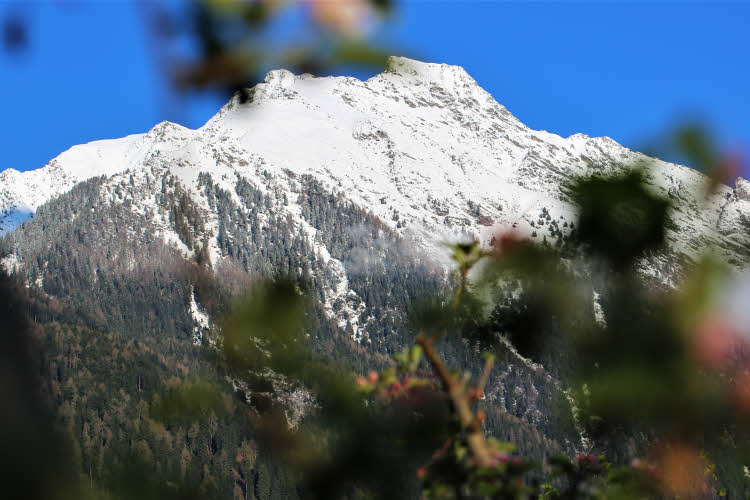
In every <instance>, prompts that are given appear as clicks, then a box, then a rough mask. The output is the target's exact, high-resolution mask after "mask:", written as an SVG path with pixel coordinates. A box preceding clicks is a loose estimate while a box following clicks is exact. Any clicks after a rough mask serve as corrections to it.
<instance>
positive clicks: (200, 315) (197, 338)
mask: <svg viewBox="0 0 750 500" xmlns="http://www.w3.org/2000/svg"><path fill="white" fill-rule="evenodd" d="M190 315H191V316H192V317H193V320H194V321H195V323H196V326H195V328H193V344H196V345H199V344H200V343H201V342H202V341H203V333H204V332H205V331H206V330H208V328H209V324H210V323H209V318H208V314H206V313H205V312H204V311H201V309H200V307H199V306H198V302H197V301H196V300H195V290H194V288H193V287H192V286H191V287H190Z"/></svg>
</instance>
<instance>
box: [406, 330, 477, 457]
mask: <svg viewBox="0 0 750 500" xmlns="http://www.w3.org/2000/svg"><path fill="white" fill-rule="evenodd" d="M417 344H419V346H420V347H422V350H423V351H424V355H425V357H426V358H427V360H428V361H429V363H430V366H432V369H433V371H434V372H435V375H437V377H438V378H439V379H440V382H441V383H442V384H443V387H444V388H445V391H446V392H447V393H448V396H449V397H450V398H451V402H452V403H453V408H454V409H455V410H456V414H457V415H458V419H459V422H460V423H461V428H462V429H464V431H465V432H466V441H467V443H468V445H469V449H470V450H471V454H472V455H473V456H474V458H475V459H476V461H477V464H478V465H479V466H480V467H490V466H491V465H492V455H491V454H490V449H489V446H488V445H487V441H486V440H485V439H484V434H483V433H482V428H481V425H480V422H479V419H478V418H477V416H476V415H475V414H474V412H473V411H471V406H470V402H471V397H470V395H469V393H467V391H466V390H465V389H464V387H463V385H462V384H460V383H459V382H458V381H457V380H456V379H455V377H453V375H451V373H450V372H449V371H448V368H447V367H446V366H445V363H443V360H442V359H441V358H440V355H439V354H438V353H437V351H436V350H435V347H434V346H433V345H432V339H430V338H428V337H427V336H425V335H424V334H422V333H420V334H419V335H417Z"/></svg>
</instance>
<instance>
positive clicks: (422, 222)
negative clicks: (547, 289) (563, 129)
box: [0, 57, 750, 263]
mask: <svg viewBox="0 0 750 500" xmlns="http://www.w3.org/2000/svg"><path fill="white" fill-rule="evenodd" d="M248 95H249V101H248V102H245V103H242V104H241V103H240V100H239V98H237V97H235V98H234V99H232V100H231V101H230V102H229V103H228V104H227V105H225V106H224V107H223V108H222V109H221V110H220V111H219V112H218V113H217V114H216V115H215V116H214V117H213V118H212V119H211V120H209V122H208V123H206V124H205V125H204V126H203V127H201V128H200V129H198V130H189V129H186V128H184V127H181V126H179V125H175V124H172V123H168V122H163V123H160V124H159V125H157V126H155V127H154V128H153V129H152V130H151V131H149V132H148V133H146V134H142V135H132V136H128V137H125V138H123V139H116V140H107V141H98V142H93V143H89V144H85V145H80V146H75V147H73V148H71V149H70V150H68V151H66V152H65V153H63V154H61V155H60V156H58V157H57V158H55V159H54V160H52V161H51V162H49V163H48V164H47V165H46V166H45V167H43V168H41V169H39V170H34V171H29V172H23V173H19V172H17V171H15V170H12V169H8V170H5V171H4V172H2V173H0V210H1V211H2V215H1V216H0V232H6V231H9V230H12V229H13V228H15V227H17V226H18V225H19V224H20V223H21V222H23V221H24V220H25V219H26V218H28V217H29V216H31V214H33V213H34V211H35V210H36V208H37V207H38V206H39V205H40V204H41V203H43V202H45V201H46V200H48V199H50V198H52V197H54V196H56V195H58V194H60V193H62V192H65V191H67V190H69V189H70V188H71V187H72V186H73V185H75V184H76V183H77V182H79V181H81V180H84V179H86V178H90V177H94V176H100V175H105V176H111V175H113V174H116V173H119V172H124V171H127V170H131V171H133V172H135V173H136V174H138V173H142V172H145V171H146V170H148V169H150V168H151V167H159V168H163V169H166V170H168V171H169V172H170V173H171V174H173V175H175V176H176V177H177V178H179V179H180V180H181V181H182V183H183V184H184V185H185V186H188V187H189V188H191V189H192V190H196V191H197V182H198V174H199V173H201V172H208V173H211V174H212V175H213V176H214V177H215V178H216V179H219V180H221V179H228V178H231V179H232V180H234V178H235V175H240V176H242V177H244V178H247V179H248V180H249V181H251V182H253V183H255V184H258V185H261V186H262V185H268V184H269V183H274V184H278V185H280V186H284V185H287V184H288V182H289V180H290V179H293V178H294V177H295V176H298V175H301V174H309V175H312V176H313V177H315V178H316V179H317V180H319V181H320V182H321V183H323V184H324V185H325V186H327V187H329V188H330V189H333V190H336V191H338V192H341V193H343V194H344V195H345V197H346V198H347V199H349V200H351V201H352V202H354V203H356V204H357V205H359V206H361V207H364V208H366V209H367V210H370V211H371V212H373V213H374V214H375V215H377V216H378V217H379V218H380V219H381V220H382V221H384V222H385V223H386V224H387V225H389V226H390V227H391V228H392V229H393V230H395V231H397V232H399V233H402V234H406V233H409V234H413V235H414V236H415V240H416V241H417V243H418V244H419V245H420V246H422V247H423V248H425V249H427V250H432V251H433V253H435V254H437V253H439V251H438V249H439V246H438V243H439V242H440V241H441V240H444V239H446V238H451V237H453V238H455V237H457V236H460V235H471V236H474V237H481V238H482V239H483V241H487V239H488V238H490V237H491V234H492V232H493V231H494V230H495V228H497V227H498V226H513V227H516V229H517V230H518V231H519V232H520V233H521V234H526V235H529V234H531V233H532V231H533V228H532V225H531V223H533V221H535V220H537V219H538V216H539V212H540V210H541V209H542V208H546V209H547V210H548V211H549V212H550V213H551V214H552V215H553V216H554V217H555V218H557V217H559V216H560V215H562V216H563V217H565V218H568V216H569V215H570V213H571V208H570V205H569V204H568V203H567V202H566V198H565V196H564V194H563V193H562V192H561V187H562V186H563V185H564V184H565V182H566V181H567V180H568V179H570V178H571V177H573V176H577V175H581V174H588V173H594V172H597V171H607V170H614V169H619V168H623V167H622V166H623V165H636V164H638V163H642V162H649V165H648V168H649V170H650V180H651V182H652V184H653V186H654V188H655V189H656V190H658V191H660V192H662V193H663V194H665V195H668V196H670V197H671V198H673V199H674V200H675V201H676V202H677V203H676V206H677V210H676V212H675V214H674V217H673V219H674V222H675V224H676V225H675V227H674V228H673V229H672V231H671V233H670V240H671V242H672V244H673V246H674V248H675V249H676V250H678V251H680V252H684V253H686V254H687V255H689V256H694V255H696V254H697V253H699V252H701V251H702V250H704V249H705V248H707V245H713V246H714V247H715V248H717V249H718V250H719V251H720V252H722V253H723V254H724V256H726V257H731V258H733V259H734V260H735V261H738V262H743V263H744V262H746V260H747V259H746V257H741V256H737V255H734V254H735V253H736V250H737V249H745V250H746V249H747V248H748V243H749V241H750V240H748V232H747V231H746V228H747V227H748V224H749V223H748V220H749V219H748V217H749V216H750V201H748V198H749V197H748V191H749V190H748V184H747V182H746V181H744V180H742V179H740V180H738V183H737V186H736V189H735V190H734V191H733V190H732V189H730V188H728V187H726V186H720V187H719V188H718V192H717V193H716V194H717V195H716V196H714V197H712V198H710V199H708V200H704V199H702V198H701V196H700V193H701V190H700V187H701V185H702V183H703V182H704V177H703V176H702V175H701V174H700V173H698V172H696V171H693V170H691V169H689V168H686V167H683V166H678V165H674V164H669V163H665V162H662V161H658V160H654V161H651V159H649V158H647V157H645V156H643V155H641V154H639V153H636V152H633V151H630V150H628V149H626V148H624V147H622V146H620V145H619V144H617V143H616V142H614V141H613V140H611V139H609V138H607V137H601V138H591V137H588V136H585V135H581V134H577V135H573V136H571V137H568V138H563V137H560V136H557V135H555V134H551V133H548V132H544V131H536V130H532V129H529V128H528V127H526V126H525V125H523V124H522V123H521V122H520V121H519V120H518V119H516V118H515V117H514V116H513V115H512V114H511V113H510V112H509V111H508V110H507V109H505V108H504V107H503V106H502V105H500V104H498V103H497V102H496V101H495V100H494V99H493V98H492V96H491V95H490V94H488V93H487V92H486V91H484V90H483V89H482V88H481V87H480V86H479V85H478V84H477V83H476V82H475V81H474V80H473V79H472V78H471V77H470V76H469V75H468V74H467V73H466V72H465V71H464V70H463V69H462V68H460V67H458V66H448V65H444V64H430V63H422V62H417V61H414V60H410V59H406V58H402V57H392V58H390V59H389V61H388V64H387V67H386V69H385V71H384V72H383V73H381V74H379V75H377V76H375V77H373V78H371V79H369V80H367V81H364V82H363V81H360V80H357V79H355V78H348V77H328V78H314V77H312V76H310V75H299V76H295V75H293V74H292V73H290V72H289V71H286V70H275V71H271V72H270V73H269V74H268V75H267V76H266V78H265V81H264V83H261V84H259V85H257V86H255V87H254V88H252V89H250V90H249V92H248ZM151 182H153V179H151ZM139 208H142V206H141V205H140V204H136V205H134V210H137V209H139ZM288 210H289V212H290V213H291V214H294V212H295V210H298V207H295V204H294V202H293V201H292V203H291V204H290V205H289V206H288ZM214 236H215V235H214ZM167 237H168V236H167ZM211 258H212V259H216V258H219V255H218V254H217V252H216V251H215V248H214V251H212V252H211Z"/></svg>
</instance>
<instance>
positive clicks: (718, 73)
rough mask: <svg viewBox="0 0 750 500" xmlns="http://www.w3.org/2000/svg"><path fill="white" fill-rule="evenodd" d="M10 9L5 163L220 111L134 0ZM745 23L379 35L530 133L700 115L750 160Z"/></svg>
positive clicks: (664, 16)
mask: <svg viewBox="0 0 750 500" xmlns="http://www.w3.org/2000/svg"><path fill="white" fill-rule="evenodd" d="M173 3H174V2H173ZM27 5H28V4H27ZM8 12H10V13H12V14H16V15H21V16H23V17H24V18H25V19H26V20H27V21H28V26H29V28H30V32H29V44H28V47H27V49H26V51H25V52H22V53H20V54H13V53H10V54H9V53H7V52H0V105H1V106H2V107H1V109H2V118H3V120H2V125H0V127H2V128H1V130H0V132H1V133H0V148H2V157H1V158H2V160H1V161H0V170H2V169H4V168H8V167H13V168H16V169H19V170H28V169H33V168H38V167H41V166H42V165H44V164H45V163H46V162H47V161H49V160H50V159H51V158H53V157H55V156H56V155H57V154H59V153H60V152H62V151H64V150H65V149H67V148H69V147H70V146H72V145H75V144H79V143H83V142H88V141H92V140H97V139H105V138H114V137H121V136H124V135H127V134H133V133H140V132H145V131H147V130H148V129H149V128H151V127H152V126H153V125H155V124H156V123H158V122H160V121H162V120H165V119H168V120H172V121H177V122H179V123H182V124H183V125H186V126H188V127H192V128H195V127H198V126H200V125H202V124H203V123H204V122H205V121H206V120H208V118H210V117H211V115H212V114H213V113H215V112H216V111H217V110H218V108H219V107H220V106H221V104H223V101H224V98H223V97H220V96H216V95H211V94H203V95H191V96H188V97H186V98H179V99H178V98H176V97H175V96H173V95H171V94H170V92H169V90H168V87H167V85H165V82H164V79H163V75H162V73H161V72H160V71H159V66H158V63H157V61H156V59H155V57H154V54H153V52H152V51H151V50H150V49H149V47H150V46H149V39H148V36H147V31H146V29H145V27H144V25H143V17H142V16H141V15H140V13H139V11H138V9H137V8H136V7H135V6H134V4H133V3H132V2H128V1H124V0H122V1H115V0H100V1H86V0H79V1H78V2H63V1H56V2H53V1H48V2H44V1H40V0H37V1H36V2H34V3H32V4H31V8H28V7H25V6H24V5H23V4H21V3H20V2H15V1H13V0H12V1H11V2H7V1H6V2H3V1H2V0H0V19H2V16H3V15H6V14H7V13H8ZM748 20H750V2H741V3H740V2H734V3H725V4H721V3H718V2H705V3H696V2H690V3H677V2H661V3H657V4H654V3H646V2H626V3H622V2H618V3H615V2H599V3H585V2H555V3H545V2H478V1H475V2H460V3H459V2H434V1H433V2H430V1H409V2H401V3H399V4H397V16H396V17H395V19H394V20H393V22H392V24H391V25H389V26H388V28H387V29H386V30H385V31H384V32H383V33H382V34H381V36H380V38H382V39H383V40H385V41H387V42H388V43H389V44H391V45H393V46H394V47H398V49H397V52H400V53H402V54H405V55H410V56H413V57H417V58H421V59H423V60H427V61H433V62H446V63H450V64H458V65H461V66H464V67H465V68H466V69H467V71H468V72H469V73H470V74H471V75H472V76H473V77H474V78H475V79H476V80H477V81H478V82H479V83H480V85H482V86H483V87H484V88H485V89H487V90H488V91H489V92H491V93H492V94H493V95H494V96H495V98H496V99H497V100H498V101H499V102H500V103H501V104H503V105H504V106H506V107H507V108H508V109H509V110H510V111H511V112H512V113H513V114H515V115H516V116H517V117H518V118H519V119H521V120H522V121H523V122H524V123H526V124H527V125H529V126H530V127H532V128H537V129H545V130H549V131H551V132H555V133H558V134H560V135H563V136H567V135H570V134H574V133H577V132H582V133H586V134H589V135H592V136H599V135H607V136H610V137H612V138H614V139H615V140H617V141H618V142H621V143H623V144H625V145H626V146H628V147H631V148H634V149H643V148H644V147H650V146H651V145H652V144H653V143H654V141H655V139H657V138H659V137H660V136H662V134H663V133H664V132H665V131H666V130H668V129H669V128H670V127H671V126H673V125H674V124H676V123H680V122H681V121H684V120H685V119H686V118H691V119H692V118H698V119H700V120H701V121H702V122H703V123H704V124H706V125H708V126H710V127H711V130H712V132H713V133H714V134H715V136H716V138H717V139H718V141H719V142H720V144H721V145H722V147H725V148H744V150H745V151H747V150H748V146H750V119H749V118H748V117H750V90H749V89H750V85H749V80H750V78H749V77H750V57H749V56H748V52H747V50H748V48H750V30H749V29H747V21H748ZM372 73H375V71H373V72H372ZM358 76H361V77H363V76H368V74H366V73H363V74H360V75H358Z"/></svg>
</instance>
